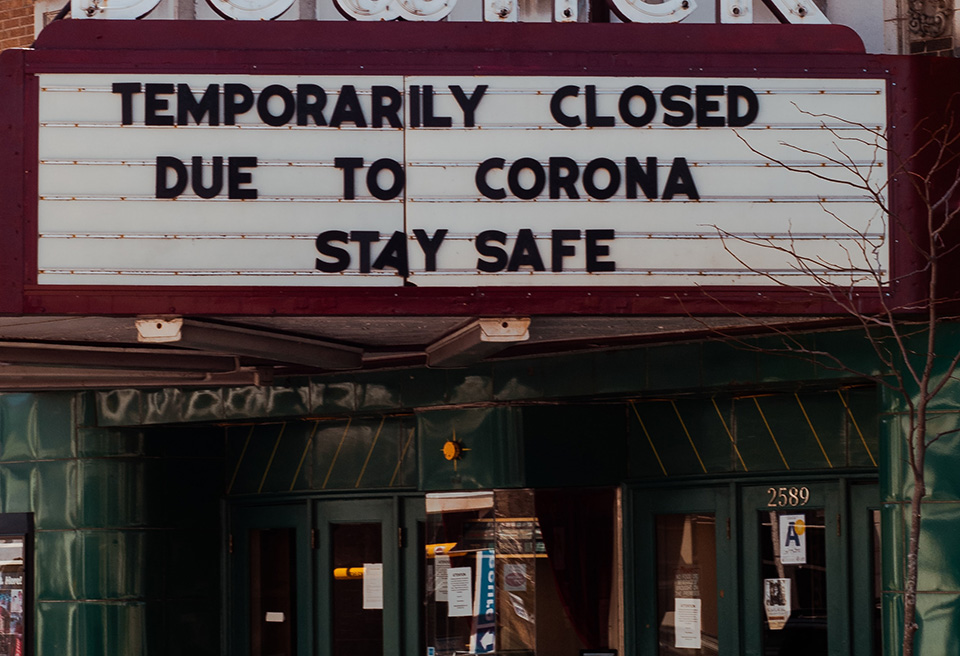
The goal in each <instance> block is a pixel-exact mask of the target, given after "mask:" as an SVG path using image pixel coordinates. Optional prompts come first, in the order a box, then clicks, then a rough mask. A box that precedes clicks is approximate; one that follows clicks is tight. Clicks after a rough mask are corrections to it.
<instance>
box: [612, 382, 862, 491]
mask: <svg viewBox="0 0 960 656" xmlns="http://www.w3.org/2000/svg"><path fill="white" fill-rule="evenodd" d="M628 407H629V415H630V417H629V419H630V420H629V423H628V430H629V440H630V446H629V450H630V474H631V476H632V477H634V478H662V477H672V476H681V475H708V474H718V473H724V472H744V471H747V472H760V471H786V470H791V471H793V470H829V469H846V468H850V467H857V466H859V467H868V468H871V469H873V468H875V467H876V464H875V463H876V458H877V457H878V451H879V436H878V399H877V394H876V390H875V388H873V387H862V388H848V389H840V390H838V389H832V390H813V391H802V392H783V391H772V390H771V391H769V392H766V393H764V394H745V395H742V396H739V395H738V396H732V395H727V394H718V395H715V396H711V397H707V398H704V397H680V398H669V397H668V398H651V399H636V400H633V401H630V402H628Z"/></svg>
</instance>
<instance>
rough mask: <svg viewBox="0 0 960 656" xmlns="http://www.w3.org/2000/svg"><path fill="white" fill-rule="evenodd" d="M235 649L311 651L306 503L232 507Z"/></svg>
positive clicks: (262, 654) (303, 655) (250, 652)
mask: <svg viewBox="0 0 960 656" xmlns="http://www.w3.org/2000/svg"><path fill="white" fill-rule="evenodd" d="M230 519H231V521H230V543H231V550H232V552H233V553H232V559H231V561H232V567H231V603H232V617H233V621H232V625H233V630H232V631H231V634H230V638H229V639H230V653H231V654H238V655H240V656H308V655H309V654H311V653H312V644H311V643H312V640H311V622H310V614H309V613H310V599H311V596H312V592H311V588H310V574H309V572H310V556H309V544H310V538H309V515H308V512H307V505H306V503H300V504H291V505H281V506H257V507H236V508H234V509H233V510H232V512H231V518H230Z"/></svg>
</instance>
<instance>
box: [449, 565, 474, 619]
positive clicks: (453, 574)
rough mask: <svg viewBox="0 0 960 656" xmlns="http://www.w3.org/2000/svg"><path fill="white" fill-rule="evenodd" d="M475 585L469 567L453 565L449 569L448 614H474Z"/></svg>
mask: <svg viewBox="0 0 960 656" xmlns="http://www.w3.org/2000/svg"><path fill="white" fill-rule="evenodd" d="M472 590H473V585H472V575H471V572H470V568H469V567H451V568H450V569H448V570H447V597H448V599H447V602H448V603H447V615H448V616H449V617H472V616H473V592H472Z"/></svg>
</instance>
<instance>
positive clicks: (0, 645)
mask: <svg viewBox="0 0 960 656" xmlns="http://www.w3.org/2000/svg"><path fill="white" fill-rule="evenodd" d="M23 556H24V549H23V539H22V538H0V656H19V654H22V653H23V648H24V644H23V634H24V618H23V588H24V581H25V579H26V576H25V569H24V557H23Z"/></svg>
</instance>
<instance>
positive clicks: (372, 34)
mask: <svg viewBox="0 0 960 656" xmlns="http://www.w3.org/2000/svg"><path fill="white" fill-rule="evenodd" d="M34 47H35V48H36V49H37V50H93V51H97V52H101V53H102V52H103V51H105V50H163V51H165V52H166V53H168V54H172V53H175V52H176V51H177V50H208V51H209V50H214V51H218V52H217V57H220V56H222V55H224V54H227V55H229V54H230V53H227V52H225V51H234V52H241V50H238V49H242V51H254V50H273V51H284V52H285V53H286V54H287V55H289V54H290V52H291V51H294V52H295V51H302V52H303V53H305V54H310V55H312V56H315V57H316V56H323V54H324V53H326V54H327V55H331V54H333V55H335V56H337V55H339V54H340V53H347V54H348V56H349V53H361V52H362V53H364V54H366V53H368V52H378V51H379V52H384V51H388V52H391V53H393V55H394V56H395V55H397V54H400V55H403V56H407V55H412V56H414V57H418V53H423V52H427V51H437V52H447V53H449V52H455V51H473V52H490V53H494V54H496V55H498V56H499V57H500V58H501V59H503V60H506V59H509V57H508V56H507V55H506V54H505V53H516V52H532V53H536V54H538V55H541V56H543V55H548V56H549V55H551V54H554V53H563V52H577V53H587V52H606V53H631V52H633V53H645V54H646V55H648V56H650V55H651V54H654V56H655V53H671V54H673V53H710V54H718V53H750V54H751V55H766V54H774V53H780V54H788V53H805V54H808V55H809V54H810V53H815V54H817V55H836V54H862V53H863V52H864V48H863V43H862V42H861V41H860V37H859V36H857V34H856V32H854V31H853V30H851V29H850V28H848V27H843V26H839V25H816V26H814V25H686V24H667V25H663V24H659V25H651V24H641V23H627V24H602V23H569V24H563V23H561V24H552V23H517V24H491V23H455V22H449V23H448V22H441V23H413V22H402V21H396V22H390V23H383V22H370V23H366V22H353V21H349V22H322V21H273V22H267V21H251V22H245V21H162V20H151V21H137V22H130V21H99V20H97V21H75V22H71V21H57V22H55V23H52V24H50V26H48V27H47V28H45V29H44V30H43V32H42V33H41V34H40V36H39V38H38V39H37V42H36V44H35V46H34ZM165 57H166V55H165ZM405 58H406V57H405ZM103 59H105V60H111V59H112V58H109V57H104V58H103ZM166 61H167V60H164V62H163V63H166ZM107 63H116V62H115V61H108V62H107ZM797 65H803V62H794V66H797ZM568 72H569V71H568Z"/></svg>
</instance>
